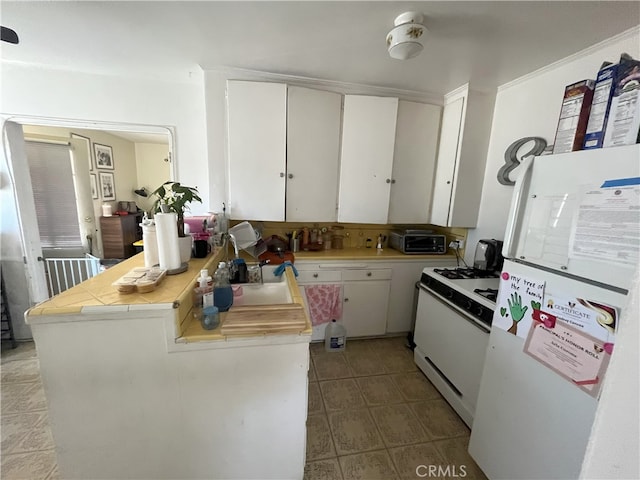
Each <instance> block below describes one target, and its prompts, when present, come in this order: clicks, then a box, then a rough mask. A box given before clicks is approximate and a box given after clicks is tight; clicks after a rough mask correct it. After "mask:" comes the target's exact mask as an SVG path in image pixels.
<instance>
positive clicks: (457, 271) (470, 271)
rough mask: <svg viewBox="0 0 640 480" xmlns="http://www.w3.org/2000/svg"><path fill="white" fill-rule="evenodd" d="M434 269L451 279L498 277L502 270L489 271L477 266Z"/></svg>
mask: <svg viewBox="0 0 640 480" xmlns="http://www.w3.org/2000/svg"><path fill="white" fill-rule="evenodd" d="M433 271H434V272H435V273H437V274H439V275H442V276H443V277H445V278H448V279H450V280H466V279H474V278H498V277H499V276H500V272H488V271H486V270H478V269H477V268H463V267H459V268H436V269H434V270H433Z"/></svg>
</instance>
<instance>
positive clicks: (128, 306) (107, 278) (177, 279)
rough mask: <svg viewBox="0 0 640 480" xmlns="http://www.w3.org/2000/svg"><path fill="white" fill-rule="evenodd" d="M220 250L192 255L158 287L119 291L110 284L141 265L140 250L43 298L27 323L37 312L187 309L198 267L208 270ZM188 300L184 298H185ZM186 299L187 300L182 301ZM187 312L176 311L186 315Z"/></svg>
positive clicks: (142, 259) (28, 315) (211, 267)
mask: <svg viewBox="0 0 640 480" xmlns="http://www.w3.org/2000/svg"><path fill="white" fill-rule="evenodd" d="M219 253H220V252H219V251H216V252H214V253H211V254H209V255H208V256H207V257H205V258H192V259H191V260H190V261H189V264H188V269H187V271H186V272H183V273H180V274H177V275H166V276H165V278H164V279H163V280H162V282H161V283H160V284H159V285H158V287H157V288H156V289H155V290H154V291H152V292H149V293H129V294H121V293H118V291H117V290H116V289H115V287H113V286H112V285H111V284H112V283H113V282H115V281H116V280H118V279H119V278H120V277H122V276H123V275H125V274H126V273H127V272H129V271H130V270H132V269H134V268H136V267H144V253H139V254H137V255H134V256H133V257H131V258H129V259H127V260H124V261H122V262H120V263H118V264H116V265H114V266H113V267H111V268H108V269H107V270H105V271H104V272H102V273H100V274H99V275H96V276H95V277H93V278H90V279H89V280H86V281H84V282H82V283H80V284H78V285H76V286H75V287H73V288H70V289H69V290H65V291H64V292H62V293H60V294H58V295H56V296H54V297H52V298H50V299H49V300H45V301H44V302H42V303H39V304H37V305H36V306H34V307H32V308H30V309H29V310H27V312H26V317H27V323H32V322H33V321H37V318H35V317H37V316H38V315H64V314H77V313H97V312H108V311H114V310H116V308H114V307H119V308H117V309H118V310H123V311H129V310H145V309H151V308H166V309H171V308H178V309H180V310H183V309H186V310H187V312H188V310H190V309H191V306H192V305H191V295H192V286H193V285H194V283H195V281H196V278H197V277H199V276H200V270H201V269H203V268H208V269H209V271H210V272H212V271H213V270H214V269H215V268H214V267H215V260H217V257H218V256H219V255H218V254H219ZM187 299H188V300H187ZM185 300H187V301H185ZM187 312H180V316H181V317H182V313H184V314H186V313H187Z"/></svg>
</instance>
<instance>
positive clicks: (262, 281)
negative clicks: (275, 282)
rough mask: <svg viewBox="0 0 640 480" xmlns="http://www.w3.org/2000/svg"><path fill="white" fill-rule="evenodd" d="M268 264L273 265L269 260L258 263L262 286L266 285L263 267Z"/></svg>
mask: <svg viewBox="0 0 640 480" xmlns="http://www.w3.org/2000/svg"><path fill="white" fill-rule="evenodd" d="M267 263H271V260H269V259H266V260H260V263H258V266H259V267H260V283H261V284H263V283H264V275H263V273H262V267H264V266H265V265H266V264H267Z"/></svg>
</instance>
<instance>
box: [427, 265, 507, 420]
mask: <svg viewBox="0 0 640 480" xmlns="http://www.w3.org/2000/svg"><path fill="white" fill-rule="evenodd" d="M499 273H500V272H483V271H479V270H474V269H473V268H425V269H424V270H423V272H422V276H421V279H420V284H419V287H420V295H419V298H418V308H417V313H416V326H415V332H414V342H415V344H416V348H415V350H414V360H415V362H416V364H417V365H418V367H419V368H420V370H422V371H423V372H424V374H425V375H426V376H427V377H428V378H429V380H431V382H432V383H433V384H434V385H435V387H436V388H437V389H438V390H439V391H440V393H441V394H442V396H443V397H444V398H445V399H446V400H447V401H448V402H449V404H450V405H451V406H452V407H453V408H454V409H455V410H456V412H457V413H458V415H460V417H461V418H462V419H463V420H464V422H465V423H466V424H467V425H468V426H469V427H471V424H472V422H473V415H474V412H475V405H476V400H477V398H478V389H479V387H480V377H481V375H482V367H483V365H484V357H485V352H486V349H487V343H488V341H489V333H490V331H491V320H492V318H493V311H494V310H495V299H496V296H497V293H498V285H499V283H500V282H499V278H498V277H499Z"/></svg>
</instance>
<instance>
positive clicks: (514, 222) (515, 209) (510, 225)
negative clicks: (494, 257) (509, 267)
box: [502, 156, 535, 258]
mask: <svg viewBox="0 0 640 480" xmlns="http://www.w3.org/2000/svg"><path fill="white" fill-rule="evenodd" d="M534 158H535V157H533V156H529V157H526V158H524V159H522V164H521V165H522V166H521V171H520V174H519V175H518V178H517V179H516V185H515V187H514V191H513V197H512V198H511V207H510V208H509V217H508V218H507V229H506V230H505V238H504V243H503V245H502V255H503V256H504V258H514V257H515V254H516V244H517V239H516V238H515V235H516V230H517V228H518V223H519V220H520V214H521V212H520V210H521V205H522V204H523V201H522V193H523V191H524V187H525V185H527V184H528V183H529V179H530V178H531V170H532V169H531V167H532V166H533V160H534Z"/></svg>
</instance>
